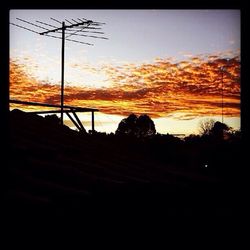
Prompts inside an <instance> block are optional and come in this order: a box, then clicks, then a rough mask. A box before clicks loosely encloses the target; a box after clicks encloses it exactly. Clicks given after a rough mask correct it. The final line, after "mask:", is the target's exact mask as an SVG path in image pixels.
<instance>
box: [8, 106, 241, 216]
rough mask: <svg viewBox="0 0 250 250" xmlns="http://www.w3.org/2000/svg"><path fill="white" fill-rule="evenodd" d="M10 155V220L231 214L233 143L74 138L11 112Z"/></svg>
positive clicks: (236, 158) (236, 155) (236, 151)
mask: <svg viewBox="0 0 250 250" xmlns="http://www.w3.org/2000/svg"><path fill="white" fill-rule="evenodd" d="M9 151H10V154H9V167H8V179H7V181H8V183H7V186H8V189H7V196H6V197H7V204H8V210H9V211H11V213H12V214H15V215H16V216H23V215H26V216H37V215H39V216H40V217H41V216H82V217H85V216H87V214H89V213H98V214H104V213H105V211H106V212H107V211H109V212H111V211H113V212H118V211H125V210H126V211H130V212H132V213H136V212H138V213H139V212H140V211H148V212H149V211H151V212H152V211H157V213H158V212H161V213H162V214H164V215H205V216H209V215H211V216H214V215H232V214H234V207H235V202H236V197H237V193H236V188H235V186H234V185H233V178H234V171H233V170H235V168H237V165H240V164H241V162H240V144H239V142H238V141H234V142H220V143H216V144H214V142H208V141H203V142H201V141H200V142H198V143H197V142H195V141H192V142H184V141H181V140H179V139H178V138H175V137H171V136H161V135H156V136H154V137H153V138H148V139H136V138H133V137H126V136H117V135H106V134H101V133H96V134H93V135H90V134H80V133H78V132H76V131H73V130H71V129H69V128H68V127H66V126H64V127H61V126H60V125H59V124H57V123H56V121H53V119H51V120H50V119H45V118H43V117H40V116H37V115H31V114H27V113H25V112H22V111H20V110H13V111H12V112H10V150H9ZM205 165H207V167H206V166H205Z"/></svg>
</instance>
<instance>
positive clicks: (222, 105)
mask: <svg viewBox="0 0 250 250" xmlns="http://www.w3.org/2000/svg"><path fill="white" fill-rule="evenodd" d="M223 70H224V69H223V67H222V76H221V120H222V123H224V118H223V108H224V103H223V102H224V100H223Z"/></svg>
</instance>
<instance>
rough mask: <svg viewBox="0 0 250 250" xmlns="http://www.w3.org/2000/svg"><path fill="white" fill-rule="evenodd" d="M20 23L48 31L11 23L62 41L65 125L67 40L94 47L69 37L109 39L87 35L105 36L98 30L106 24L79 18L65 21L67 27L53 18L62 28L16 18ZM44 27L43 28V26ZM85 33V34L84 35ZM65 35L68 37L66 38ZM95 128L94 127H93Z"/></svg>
mask: <svg viewBox="0 0 250 250" xmlns="http://www.w3.org/2000/svg"><path fill="white" fill-rule="evenodd" d="M16 19H17V20H18V21H21V22H22V23H26V24H28V25H32V26H33V27H36V28H40V29H43V30H46V31H43V32H38V31H36V30H33V29H30V27H24V26H22V25H19V24H15V23H10V24H12V25H14V26H16V27H19V28H22V29H25V30H28V31H30V32H33V33H37V34H39V35H44V36H48V37H53V38H58V39H61V40H62V49H61V52H62V53H61V124H62V125H63V113H64V110H63V108H64V56H65V40H67V41H71V42H77V43H82V44H85V45H93V44H91V43H86V42H82V41H78V40H73V39H69V38H68V37H70V36H78V37H79V36H81V37H91V38H100V39H108V38H106V37H102V36H101V37H100V36H97V35H92V34H90V35H89V34H88V35H86V32H87V33H95V34H104V33H103V32H100V31H96V30H100V29H101V28H100V27H99V26H101V25H103V24H105V23H100V22H94V21H92V20H87V19H85V18H77V20H75V19H71V20H68V19H65V21H66V22H67V23H68V24H67V25H66V24H65V22H64V21H62V22H61V21H58V20H57V19H55V18H52V17H51V20H53V21H55V22H57V23H59V24H60V26H61V27H58V26H55V25H52V24H48V23H45V22H41V21H36V22H37V23H39V25H37V24H34V23H32V22H29V21H26V20H24V19H21V18H16ZM41 25H43V26H41ZM47 27H53V29H48V28H47ZM51 33H53V35H51ZM83 33H84V34H83ZM58 34H61V36H57V35H58ZM65 35H67V36H66V37H65ZM92 117H93V114H92ZM92 127H93V126H92Z"/></svg>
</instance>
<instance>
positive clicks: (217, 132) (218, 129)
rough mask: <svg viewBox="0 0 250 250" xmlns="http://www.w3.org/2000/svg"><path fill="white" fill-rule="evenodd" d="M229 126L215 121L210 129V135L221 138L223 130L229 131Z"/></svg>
mask: <svg viewBox="0 0 250 250" xmlns="http://www.w3.org/2000/svg"><path fill="white" fill-rule="evenodd" d="M229 130H230V128H229V127H228V126H227V125H226V124H225V123H221V122H218V121H217V122H215V124H214V126H213V128H212V129H211V135H212V136H214V137H215V138H218V139H223V138H224V135H225V132H227V131H229Z"/></svg>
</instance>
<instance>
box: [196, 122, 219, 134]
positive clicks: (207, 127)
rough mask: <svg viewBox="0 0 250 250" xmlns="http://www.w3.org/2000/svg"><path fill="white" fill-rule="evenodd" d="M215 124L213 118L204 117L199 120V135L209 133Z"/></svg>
mask: <svg viewBox="0 0 250 250" xmlns="http://www.w3.org/2000/svg"><path fill="white" fill-rule="evenodd" d="M214 124H215V120H213V119H205V120H202V121H201V122H200V128H199V132H200V134H201V135H203V136H204V135H210V133H211V130H212V129H213V126H214Z"/></svg>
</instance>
